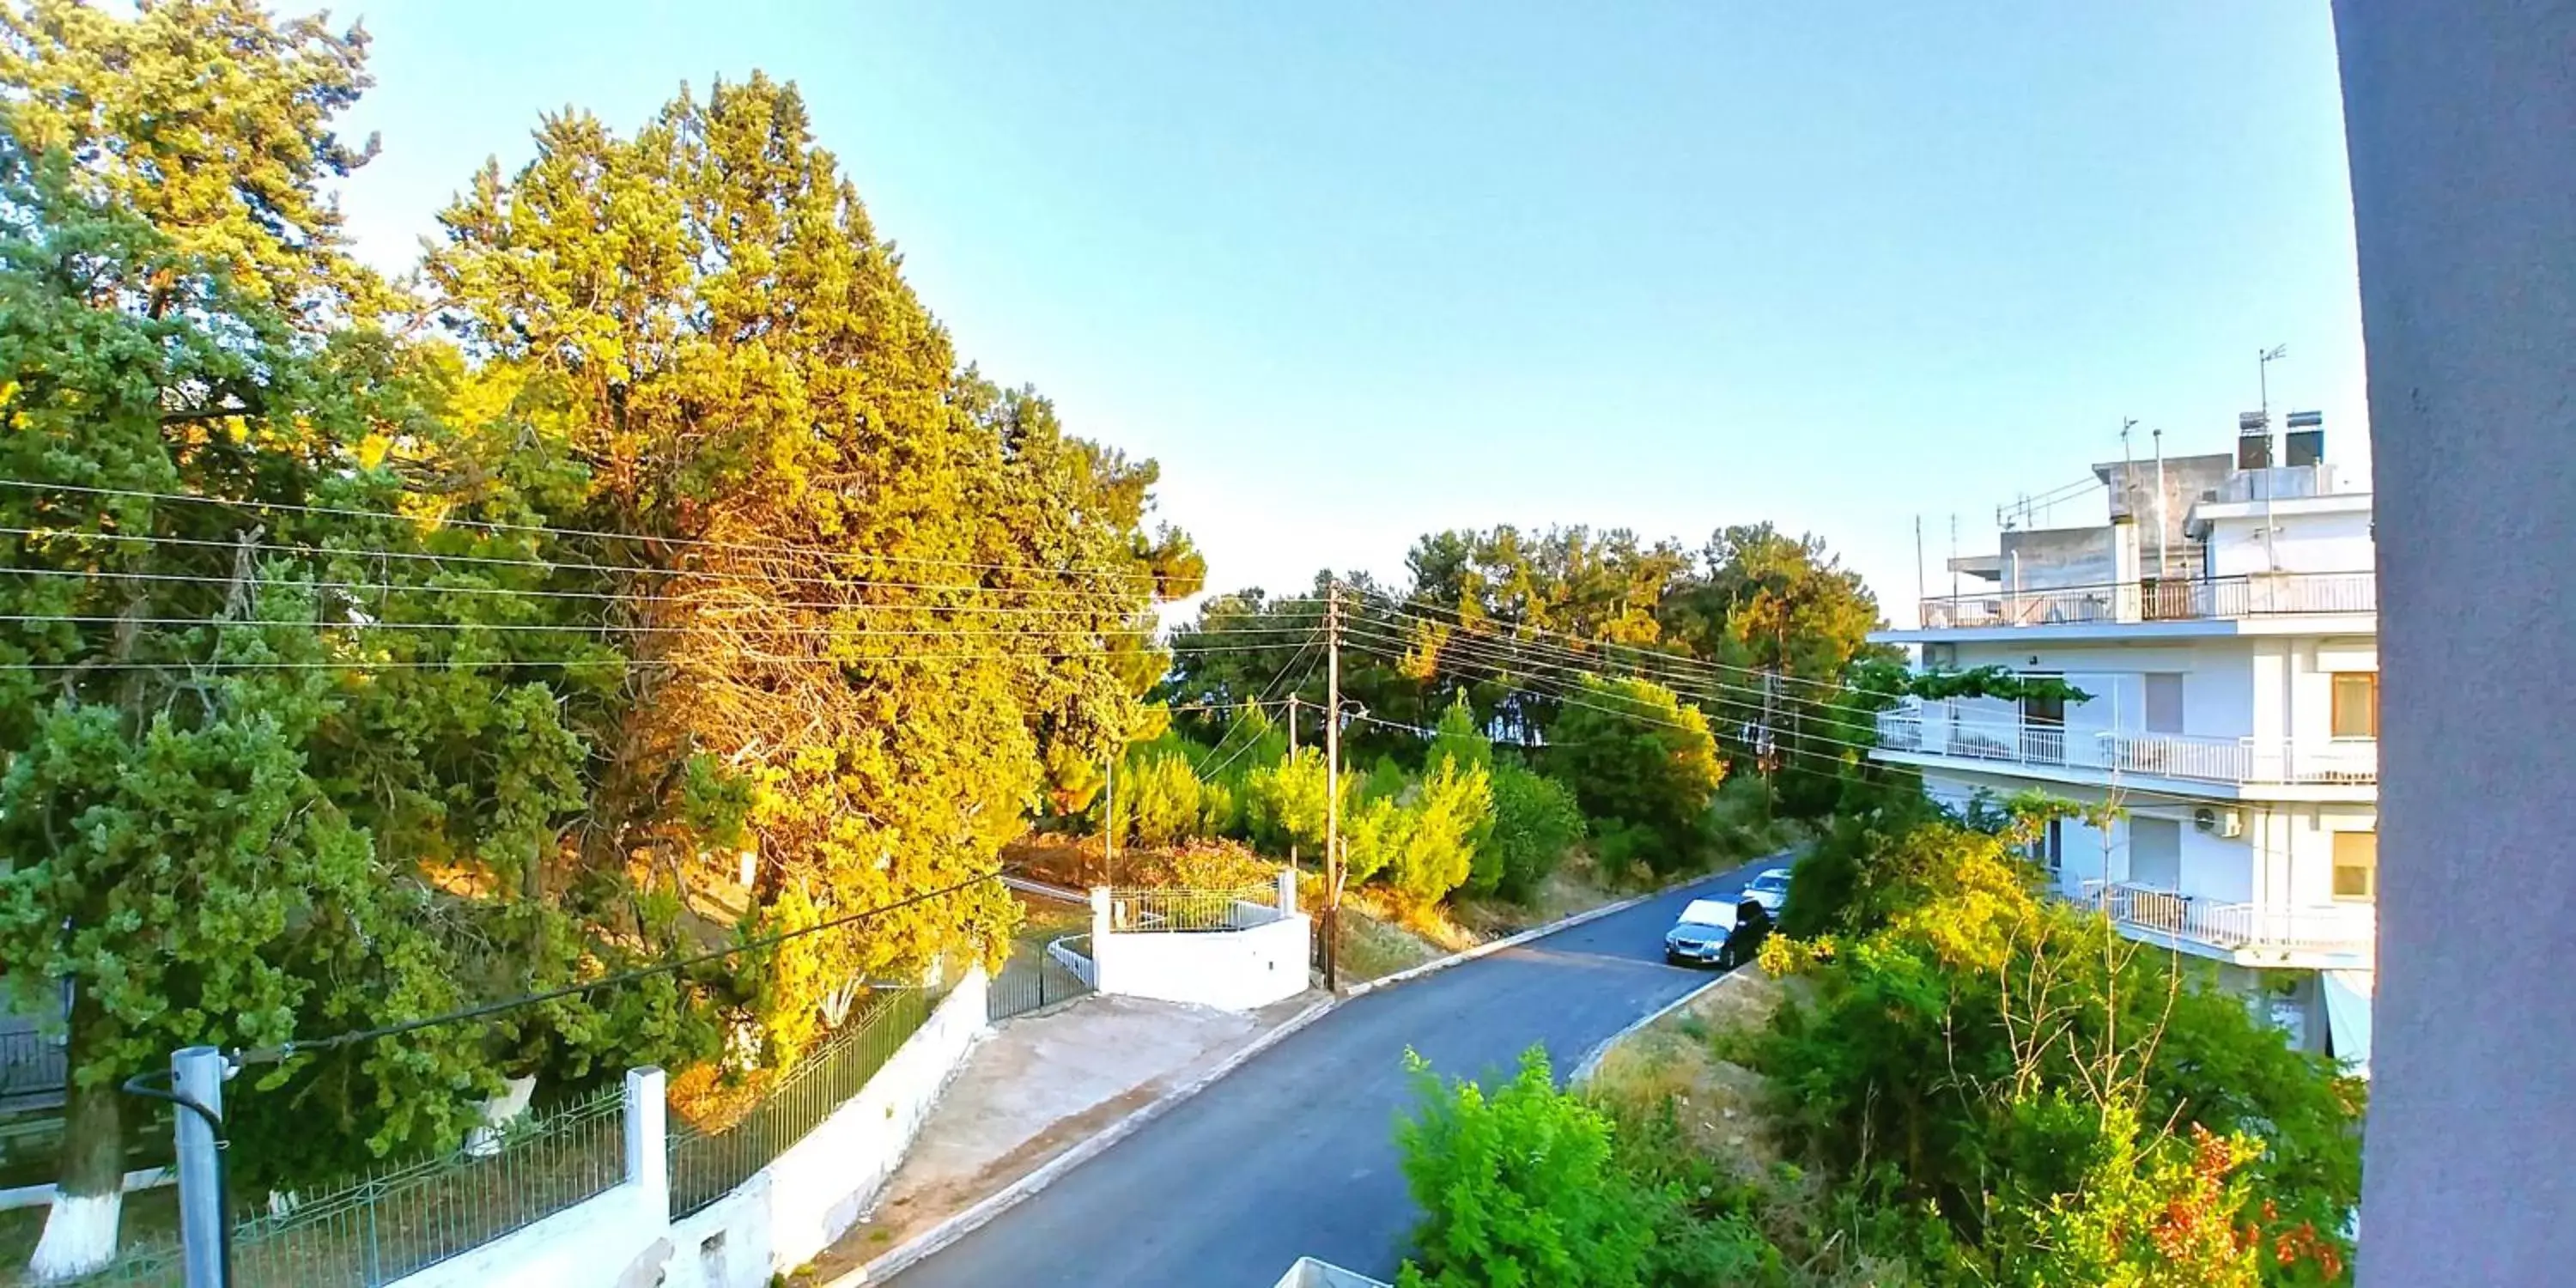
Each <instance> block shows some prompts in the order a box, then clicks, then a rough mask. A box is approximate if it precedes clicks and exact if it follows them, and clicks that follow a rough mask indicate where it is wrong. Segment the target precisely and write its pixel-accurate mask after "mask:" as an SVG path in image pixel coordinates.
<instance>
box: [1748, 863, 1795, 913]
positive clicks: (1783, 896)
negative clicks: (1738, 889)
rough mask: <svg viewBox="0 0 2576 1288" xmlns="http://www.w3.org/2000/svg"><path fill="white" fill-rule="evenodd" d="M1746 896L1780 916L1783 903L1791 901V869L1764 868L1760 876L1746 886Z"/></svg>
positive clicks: (1764, 908) (1768, 911)
mask: <svg viewBox="0 0 2576 1288" xmlns="http://www.w3.org/2000/svg"><path fill="white" fill-rule="evenodd" d="M1744 897H1745V898H1746V899H1749V900H1751V901H1753V902H1755V903H1758V904H1761V905H1762V910H1763V911H1764V912H1767V913H1770V914H1771V915H1772V916H1774V917H1777V916H1779V915H1780V907H1781V905H1783V904H1785V903H1787V902H1789V869H1787V868H1765V869H1763V871H1762V874H1761V875H1760V876H1757V877H1755V878H1753V881H1752V883H1751V884H1749V885H1747V886H1745V887H1744Z"/></svg>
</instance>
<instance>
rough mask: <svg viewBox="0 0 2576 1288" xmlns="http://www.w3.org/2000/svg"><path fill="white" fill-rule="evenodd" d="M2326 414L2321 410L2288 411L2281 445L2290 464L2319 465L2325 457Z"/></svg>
mask: <svg viewBox="0 0 2576 1288" xmlns="http://www.w3.org/2000/svg"><path fill="white" fill-rule="evenodd" d="M2325 425H2326V414H2325V413H2324V412H2321V411H2294V412H2291V413H2290V420H2289V429H2290V432H2289V434H2288V435H2287V436H2286V440H2285V441H2284V443H2283V444H2282V446H2283V447H2284V448H2285V449H2286V451H2285V457H2286V459H2287V460H2288V462H2289V463H2290V464H2292V465H2319V464H2323V463H2324V461H2325V459H2326V429H2325Z"/></svg>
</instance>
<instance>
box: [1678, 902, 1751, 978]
mask: <svg viewBox="0 0 2576 1288" xmlns="http://www.w3.org/2000/svg"><path fill="white" fill-rule="evenodd" d="M1734 933H1735V900H1733V899H1693V900H1691V903H1690V906H1689V907H1687V908H1684V909H1682V916H1681V920H1679V921H1676V922H1674V923H1673V928H1672V929H1670V930H1667V931H1665V932H1664V960H1665V961H1667V962H1670V963H1672V964H1673V965H1675V966H1731V965H1734V963H1733V962H1730V961H1728V960H1726V940H1727V937H1728V936H1730V935H1733V934H1734Z"/></svg>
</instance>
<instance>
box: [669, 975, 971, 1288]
mask: <svg viewBox="0 0 2576 1288" xmlns="http://www.w3.org/2000/svg"><path fill="white" fill-rule="evenodd" d="M989 988H990V981H989V980H988V979H987V978H986V976H985V974H984V968H983V967H982V966H977V967H975V968H973V969H972V970H970V971H968V972H967V973H966V976H965V978H963V979H960V980H958V981H957V987H956V988H955V989H954V990H952V991H951V992H950V993H949V994H948V997H947V998H946V999H945V1000H943V1001H942V1002H940V1004H939V1009H937V1010H935V1011H932V1012H931V1013H930V1018H929V1019H928V1020H926V1021H923V1023H922V1026H921V1028H920V1029H919V1030H917V1031H916V1032H914V1033H913V1035H912V1036H911V1037H910V1038H909V1039H907V1040H905V1042H904V1044H903V1047H902V1048H901V1049H900V1050H898V1051H896V1052H895V1053H894V1058H893V1059H891V1060H888V1061H886V1063H885V1067H884V1068H882V1069H879V1070H877V1072H876V1076H875V1077H872V1078H870V1079H868V1085H867V1086H865V1087H863V1088H861V1089H860V1091H859V1094H857V1095H856V1096H853V1097H851V1098H850V1099H849V1101H848V1103H846V1104H843V1105H842V1106H841V1107H840V1108H839V1109H836V1110H833V1111H832V1114H831V1116H830V1117H828V1118H825V1119H824V1120H823V1122H822V1124H821V1125H820V1126H818V1127H816V1128H815V1129H814V1130H813V1131H812V1132H811V1133H809V1134H807V1136H806V1137H805V1139H803V1140H800V1141H798V1142H796V1143H795V1144H794V1145H791V1146H789V1147H788V1149H787V1152H786V1153H784V1154H781V1155H779V1156H778V1157H777V1158H776V1159H773V1160H772V1161H771V1162H770V1164H769V1166H767V1167H764V1168H762V1169H761V1170H760V1171H759V1172H757V1173H755V1174H753V1176H752V1178H751V1179H750V1180H748V1181H745V1182H743V1183H742V1185H741V1186H739V1187H737V1188H736V1189H735V1190H734V1192H733V1193H731V1194H728V1195H726V1196H725V1197H723V1198H721V1199H718V1200H716V1201H715V1203H714V1204H713V1205H712V1206H710V1207H708V1208H707V1209H706V1210H705V1211H702V1212H700V1213H698V1214H697V1215H695V1216H691V1217H688V1218H686V1219H684V1220H681V1221H678V1222H675V1223H673V1224H672V1226H671V1246H672V1254H671V1261H670V1264H669V1265H668V1266H666V1267H664V1272H663V1278H662V1281H661V1282H662V1284H663V1285H664V1288H764V1286H765V1285H767V1284H768V1283H769V1282H770V1276H772V1275H775V1274H783V1273H785V1272H787V1271H790V1270H794V1269H795V1268H796V1267H798V1266H801V1265H804V1264H805V1263H806V1262H808V1261H812V1260H813V1259H814V1258H815V1257H817V1256H820V1255H821V1254H822V1252H823V1250H824V1249H826V1248H829V1247H831V1246H832V1245H833V1244H834V1243H836V1242H838V1241H839V1240H840V1237H841V1236H842V1235H844V1234H847V1233H849V1231H850V1227H852V1226H854V1225H857V1224H858V1223H859V1218H860V1217H862V1216H865V1215H866V1214H867V1211H868V1209H869V1208H870V1207H871V1206H873V1205H874V1204H875V1202H876V1198H877V1195H878V1193H879V1192H880V1191H882V1190H883V1189H884V1188H885V1184H886V1182H887V1181H888V1180H891V1179H892V1178H893V1176H894V1169H895V1168H896V1166H898V1165H899V1164H901V1163H902V1162H903V1156H904V1151H906V1150H908V1149H910V1148H911V1147H912V1141H913V1138H914V1137H915V1136H917V1135H919V1134H920V1133H921V1125H922V1123H923V1122H925V1121H926V1120H928V1119H929V1117H930V1110H931V1106H933V1105H934V1104H936V1103H938V1100H939V1094H940V1093H941V1092H942V1091H945V1090H946V1089H947V1087H948V1082H949V1079H951V1078H953V1077H955V1076H956V1073H957V1069H958V1066H960V1065H962V1064H964V1063H965V1062H966V1053H967V1052H968V1051H969V1050H970V1049H972V1048H973V1046H974V1045H975V1042H976V1040H977V1039H978V1038H981V1037H982V1036H983V1035H984V1033H985V1031H986V1030H987V1028H988V1027H989V1026H988V1025H987V1023H986V1021H985V1019H984V1008H985V994H986V992H987V991H988V990H989Z"/></svg>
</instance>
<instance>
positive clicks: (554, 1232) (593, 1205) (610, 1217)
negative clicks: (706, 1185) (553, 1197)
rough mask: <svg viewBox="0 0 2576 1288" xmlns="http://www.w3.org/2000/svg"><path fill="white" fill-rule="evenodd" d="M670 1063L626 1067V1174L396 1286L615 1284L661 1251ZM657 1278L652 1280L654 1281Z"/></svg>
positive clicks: (666, 1213)
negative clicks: (617, 1181) (661, 1067)
mask: <svg viewBox="0 0 2576 1288" xmlns="http://www.w3.org/2000/svg"><path fill="white" fill-rule="evenodd" d="M664 1094H665V1093H664V1088H663V1080H662V1071H661V1070H659V1069H633V1070H629V1071H628V1072H627V1074H626V1111H625V1127H626V1132H625V1140H626V1179H625V1180H624V1181H623V1182H622V1183H620V1184H618V1185H616V1186H613V1187H611V1188H610V1189H609V1190H608V1191H607V1192H606V1193H603V1194H599V1195H596V1196H594V1197H592V1198H590V1199H588V1200H585V1201H583V1202H581V1203H576V1204H574V1205H573V1206H571V1207H568V1208H565V1209H564V1210H563V1211H561V1212H557V1213H555V1214H554V1215H552V1216H550V1217H547V1218H546V1219H545V1220H542V1221H539V1222H537V1223H536V1224H534V1225H531V1226H528V1227H526V1228H524V1229H521V1230H518V1231H515V1232H513V1233H511V1234H507V1235H504V1236H502V1237H501V1238H498V1239H495V1240H493V1241H492V1242H490V1243H487V1244H484V1245H482V1246H481V1247H478V1248H476V1249H474V1250H473V1251H471V1252H468V1253H465V1254H463V1255H461V1256H455V1257H450V1258H448V1259H447V1260H445V1261H442V1262H439V1263H438V1264H437V1265H434V1266H431V1267H429V1268H428V1269H425V1270H422V1271H420V1272H418V1273H417V1274H411V1275H405V1276H404V1277H402V1278H400V1279H397V1280H395V1281H394V1284H393V1288H586V1286H587V1285H599V1286H600V1288H610V1286H611V1285H614V1284H615V1283H616V1282H617V1280H618V1277H619V1276H620V1275H622V1274H624V1273H625V1272H626V1270H627V1268H628V1267H629V1266H632V1265H633V1264H634V1263H635V1261H636V1259H637V1258H639V1257H643V1256H645V1255H646V1254H647V1253H649V1252H654V1251H655V1245H656V1243H657V1242H658V1241H659V1240H660V1239H661V1238H662V1235H663V1232H664V1230H665V1228H666V1227H667V1225H668V1224H669V1221H670V1212H671V1194H670V1166H669V1162H668V1156H667V1155H666V1154H665V1152H664V1148H665V1145H664V1137H665V1133H664V1130H663V1124H664V1119H663V1110H662V1101H663V1096H664ZM648 1282H649V1281H648Z"/></svg>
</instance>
